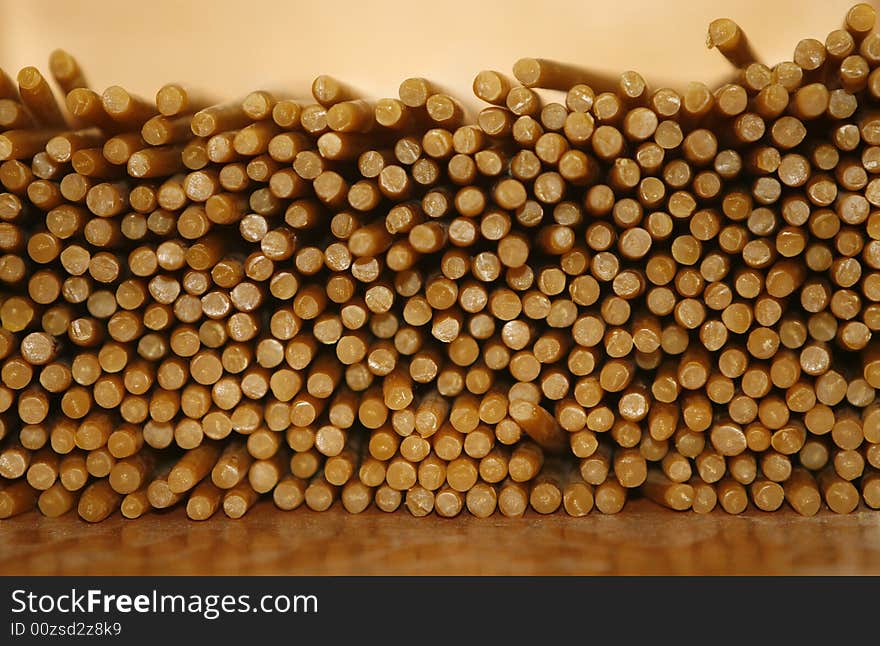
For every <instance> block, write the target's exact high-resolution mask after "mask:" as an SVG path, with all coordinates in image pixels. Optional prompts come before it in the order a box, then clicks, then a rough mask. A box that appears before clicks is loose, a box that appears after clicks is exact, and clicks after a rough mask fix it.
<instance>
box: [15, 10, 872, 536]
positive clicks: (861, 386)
mask: <svg viewBox="0 0 880 646" xmlns="http://www.w3.org/2000/svg"><path fill="white" fill-rule="evenodd" d="M874 24H875V13H874V10H873V9H872V8H871V7H870V6H868V5H865V4H860V5H857V6H855V7H853V8H852V9H851V10H850V11H849V13H848V14H847V16H846V18H845V21H844V26H843V28H841V29H837V30H835V31H832V32H831V33H830V34H828V36H827V38H825V40H824V42H823V41H821V40H815V39H812V38H810V39H805V40H802V41H801V42H800V43H798V44H797V46H796V47H795V50H794V55H793V57H792V60H791V61H785V62H782V63H779V64H777V65H775V66H772V67H769V66H767V65H765V64H763V63H761V62H758V61H757V60H756V58H755V55H754V54H753V53H752V51H751V48H750V47H749V45H748V43H747V41H746V39H745V36H744V35H743V33H742V32H741V30H740V28H739V27H738V26H737V25H736V24H735V23H733V22H732V21H730V20H726V19H725V20H717V21H714V22H713V23H712V24H711V26H710V28H709V43H710V45H711V46H713V47H715V48H717V49H718V50H719V51H720V52H721V53H722V54H724V55H725V56H726V57H727V58H728V59H729V60H730V61H731V63H732V64H733V65H734V66H735V67H736V68H737V72H736V76H735V78H732V79H731V80H730V82H729V83H726V84H724V85H722V86H721V87H717V88H714V89H712V88H710V87H707V86H706V85H704V84H702V83H691V84H689V85H687V87H686V88H685V89H684V91H683V92H679V91H676V90H673V89H669V88H659V89H656V90H652V89H649V86H648V85H647V84H646V82H645V80H644V79H643V78H642V77H641V76H640V75H638V74H636V73H634V72H626V73H625V74H623V75H622V76H621V77H620V79H619V80H617V81H612V82H610V83H609V82H608V81H605V80H603V79H601V78H598V77H596V76H593V75H591V74H590V73H588V72H587V71H585V70H582V69H579V68H577V67H574V66H569V65H563V64H559V63H554V62H550V61H546V60H541V59H522V60H520V61H518V62H517V63H516V65H515V66H514V69H513V76H514V77H515V80H514V79H512V78H508V77H507V76H505V75H503V74H500V73H497V72H494V71H484V72H480V73H479V74H478V75H477V77H476V79H475V80H474V86H473V87H474V92H475V94H476V95H477V97H478V98H479V99H480V100H482V101H485V102H486V103H488V104H489V107H486V108H484V109H482V110H481V111H480V112H479V115H478V116H477V118H476V123H475V124H473V123H467V122H466V110H465V109H464V108H463V107H462V104H461V103H459V102H458V101H456V99H454V98H453V97H450V96H448V95H446V94H444V93H442V92H440V91H437V90H435V89H434V88H433V86H432V84H431V83H429V82H428V81H426V80H424V79H419V78H413V79H407V80H406V81H404V82H403V83H402V84H401V86H400V91H399V98H395V99H382V100H379V101H376V102H375V103H370V102H367V101H364V100H361V99H359V98H357V97H356V96H354V95H353V93H352V91H351V90H350V88H347V87H346V86H345V85H344V84H341V83H339V82H338V81H336V80H334V79H333V78H330V77H326V76H322V77H319V78H317V79H316V80H315V82H314V84H313V86H312V95H313V98H311V99H309V100H307V101H298V100H293V99H290V98H282V97H278V96H275V95H273V94H272V93H269V92H265V91H258V92H254V93H252V94H250V95H249V96H247V97H246V98H244V100H243V101H236V102H232V103H228V104H224V105H217V106H213V107H209V106H206V105H204V104H203V103H200V102H199V100H198V99H196V98H195V97H194V96H192V95H191V94H188V93H187V91H186V90H185V89H184V88H182V87H181V86H178V85H167V86H165V87H163V88H161V89H160V90H159V91H158V93H157V95H156V97H155V101H147V100H144V99H141V98H138V97H136V96H133V95H131V94H130V93H128V92H127V91H126V90H124V89H123V88H121V87H118V86H114V87H111V88H108V89H106V90H105V91H104V92H103V93H102V94H99V93H97V92H95V91H93V90H92V89H90V88H89V87H88V84H87V83H86V80H85V78H84V76H83V74H82V72H81V71H80V68H79V66H78V64H77V62H76V61H75V60H74V59H73V58H72V57H71V56H70V55H69V54H66V53H65V52H62V51H56V52H54V53H53V54H52V56H51V57H50V61H49V70H50V72H51V74H50V76H51V77H52V78H54V80H55V82H57V85H58V86H59V88H60V89H61V91H62V92H63V93H64V97H65V99H64V101H63V105H60V104H59V103H58V102H56V99H55V97H54V94H53V90H52V89H51V88H50V85H49V83H48V82H47V80H46V78H45V77H44V76H43V75H42V74H41V73H40V72H39V71H38V70H37V69H35V68H32V67H28V68H25V69H23V70H21V72H19V74H18V77H17V82H15V81H13V80H11V79H10V78H9V77H8V76H7V75H5V74H2V73H0V130H2V131H4V132H2V134H0V160H2V165H0V182H2V186H3V191H4V192H3V193H2V194H0V324H2V328H0V382H2V384H0V476H2V481H0V482H2V484H0V486H2V488H0V518H6V517H10V516H13V515H15V514H18V513H20V512H23V511H27V510H29V509H32V508H33V507H35V506H36V507H39V509H40V511H41V512H42V513H44V514H45V515H47V516H58V515H61V514H64V513H66V512H68V511H70V510H72V509H77V510H78V513H79V515H80V516H82V517H83V518H84V519H86V520H89V521H100V520H102V519H104V518H106V517H108V516H109V515H111V514H113V513H114V512H115V511H116V510H121V513H122V515H124V516H125V517H127V518H135V517H138V516H140V515H142V514H145V513H147V512H148V511H150V510H151V509H166V508H169V507H172V506H175V505H180V506H185V508H186V513H187V514H188V515H189V517H190V518H193V519H206V518H209V517H211V516H212V515H213V514H215V513H216V512H218V510H219V509H221V508H222V509H223V511H224V512H225V513H226V514H227V515H228V516H230V517H233V518H239V517H241V516H243V515H244V514H245V513H246V512H247V511H248V509H249V508H250V507H252V506H253V505H254V503H255V502H256V501H257V500H258V499H259V498H260V497H261V496H265V497H271V498H272V499H273V500H274V502H275V504H276V505H277V506H278V507H279V508H281V509H285V510H289V509H294V508H296V507H298V506H301V505H306V506H308V507H310V508H311V509H314V510H319V511H323V510H326V509H328V508H330V507H331V506H333V505H334V502H336V501H337V499H338V500H339V501H340V502H339V504H340V505H341V506H342V507H344V508H345V509H346V510H347V511H348V512H351V513H358V512H361V511H363V510H365V509H366V508H368V507H369V506H370V505H372V504H375V505H376V506H377V507H378V508H379V509H381V510H383V511H393V510H396V509H398V508H400V507H404V508H406V509H407V510H408V511H409V512H410V513H412V514H413V515H416V516H424V515H427V514H430V513H432V512H436V513H437V514H439V515H441V516H446V517H448V516H455V515H456V514H458V513H460V512H462V511H463V510H464V509H465V508H466V509H467V510H468V511H469V512H470V513H471V514H473V515H476V516H480V517H484V516H489V515H491V514H493V513H494V512H495V511H496V510H497V511H499V512H500V513H502V514H504V515H507V516H519V515H521V514H523V513H524V512H525V511H526V510H527V509H528V508H532V509H533V510H535V511H536V512H539V513H551V512H554V511H556V510H557V509H560V508H561V509H564V510H565V511H566V512H567V513H569V514H571V515H573V516H582V515H585V514H587V513H588V512H590V511H591V509H593V507H594V506H595V507H596V508H597V509H598V510H599V511H601V512H603V513H615V512H618V511H620V510H621V509H622V508H623V507H624V504H625V502H626V500H627V498H628V497H629V496H638V495H642V496H645V497H648V498H650V499H651V500H654V501H656V502H658V503H660V504H662V505H664V506H666V507H669V508H672V509H676V510H685V509H693V510H694V511H696V512H708V511H710V510H712V509H713V508H715V507H716V505H717V506H719V507H720V508H722V509H723V510H724V511H726V512H728V513H739V512H742V511H743V510H745V509H746V508H747V507H748V506H749V504H750V503H751V504H752V505H753V506H754V507H756V508H758V509H761V510H764V511H773V510H776V509H779V508H781V507H783V506H784V505H785V504H786V503H787V505H788V506H790V507H792V508H793V509H794V510H795V511H797V512H798V513H801V514H804V515H812V514H815V513H816V512H817V511H818V510H819V509H820V508H821V507H822V505H823V503H824V504H826V505H827V506H828V507H830V508H831V510H833V511H835V512H839V513H846V512H851V511H853V510H855V509H856V508H857V507H858V506H859V505H860V501H862V500H863V501H864V503H865V504H866V505H867V506H869V507H871V508H878V507H880V403H877V402H875V389H876V388H878V387H880V344H878V343H877V341H876V340H872V334H873V332H874V331H876V330H880V209H877V207H880V34H878V33H876V32H874V31H873V28H874ZM538 90H539V91H538ZM875 176H877V177H876V178H875Z"/></svg>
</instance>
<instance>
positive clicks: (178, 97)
mask: <svg viewBox="0 0 880 646" xmlns="http://www.w3.org/2000/svg"><path fill="white" fill-rule="evenodd" d="M188 103H189V100H188V96H187V93H186V90H184V89H183V88H182V87H181V86H179V85H177V84H175V83H169V84H168V85H164V86H162V87H161V88H159V91H158V92H156V109H157V110H159V112H160V113H161V114H162V115H164V116H166V117H173V116H175V115H178V114H180V113H182V112H183V111H184V110H186V108H187V105H188Z"/></svg>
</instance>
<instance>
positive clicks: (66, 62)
mask: <svg viewBox="0 0 880 646" xmlns="http://www.w3.org/2000/svg"><path fill="white" fill-rule="evenodd" d="M78 70H79V66H78V65H77V63H76V59H75V58H74V57H73V56H72V55H71V54H70V53H69V52H67V51H65V50H63V49H56V50H54V51H53V52H52V53H51V54H49V71H50V72H51V73H52V76H54V77H56V78H68V77H70V76H73V75H74V74H76V73H77V71H78Z"/></svg>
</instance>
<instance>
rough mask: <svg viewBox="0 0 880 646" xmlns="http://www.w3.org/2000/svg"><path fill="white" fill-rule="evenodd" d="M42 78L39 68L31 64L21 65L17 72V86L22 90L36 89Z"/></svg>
mask: <svg viewBox="0 0 880 646" xmlns="http://www.w3.org/2000/svg"><path fill="white" fill-rule="evenodd" d="M42 80H43V75H42V74H40V70H38V69H37V68H36V67H33V66H30V65H29V66H27V67H23V68H22V69H21V71H20V72H19V73H18V87H20V88H21V89H22V90H33V89H36V88H37V87H38V86H39V85H40V82H41V81H42Z"/></svg>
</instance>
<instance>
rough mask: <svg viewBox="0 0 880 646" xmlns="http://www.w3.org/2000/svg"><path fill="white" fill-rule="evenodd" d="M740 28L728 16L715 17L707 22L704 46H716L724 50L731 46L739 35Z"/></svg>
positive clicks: (710, 47)
mask: <svg viewBox="0 0 880 646" xmlns="http://www.w3.org/2000/svg"><path fill="white" fill-rule="evenodd" d="M740 33H741V32H740V28H739V25H737V24H736V23H735V22H733V21H732V20H731V19H730V18H716V19H715V20H713V21H712V22H710V23H709V31H708V33H707V35H706V47H708V48H709V49H712V48H713V47H717V48H718V49H721V50H724V49H725V48H726V47H733V46H735V45H736V41H737V39H738V38H739V36H740Z"/></svg>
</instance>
